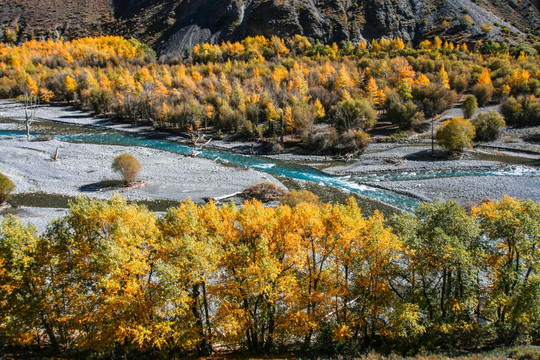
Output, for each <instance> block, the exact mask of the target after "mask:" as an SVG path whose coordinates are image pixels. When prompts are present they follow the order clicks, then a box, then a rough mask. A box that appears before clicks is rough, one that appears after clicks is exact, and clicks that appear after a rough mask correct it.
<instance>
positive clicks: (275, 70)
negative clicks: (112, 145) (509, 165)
mask: <svg viewBox="0 0 540 360" xmlns="http://www.w3.org/2000/svg"><path fill="white" fill-rule="evenodd" d="M466 92H469V93H472V94H474V95H475V97H476V99H477V102H478V104H479V105H480V106H485V105H486V104H489V103H501V102H502V103H503V106H502V108H501V110H502V113H503V114H504V115H505V117H506V122H507V123H508V125H519V126H531V125H532V126H534V125H538V124H539V123H540V119H538V116H537V115H536V114H537V111H536V110H535V109H538V108H539V107H540V100H538V98H537V97H538V96H539V95H540V57H539V56H538V52H537V49H535V48H533V47H528V46H523V45H520V46H509V45H508V44H505V43H496V42H489V43H485V44H476V48H475V49H473V50H471V49H469V48H468V47H467V45H466V44H457V45H455V44H453V43H450V42H444V43H443V42H442V41H441V40H440V39H439V38H435V39H434V41H428V40H426V41H423V42H421V43H420V44H419V46H418V47H417V48H411V47H409V46H407V45H406V44H405V43H404V41H403V40H402V39H400V38H396V39H393V40H388V39H381V40H373V41H372V42H370V43H369V44H368V43H366V42H360V43H359V44H358V45H356V46H354V45H353V44H352V43H350V42H344V43H342V44H341V45H340V46H338V45H336V44H333V45H324V44H321V43H319V42H311V41H310V40H309V39H307V38H305V37H302V36H298V35H297V36H295V37H294V38H292V39H289V40H284V39H280V38H278V37H272V38H265V37H262V36H258V37H254V38H246V39H244V40H242V41H241V42H235V43H231V42H226V43H222V44H221V45H212V44H203V45H197V46H195V47H194V48H193V49H192V51H191V55H190V58H189V59H188V61H187V62H182V61H181V59H179V58H174V57H172V58H167V59H164V60H162V61H156V59H155V54H154V53H153V51H152V50H151V49H149V48H148V47H146V46H144V45H142V44H141V43H139V42H138V41H136V40H133V39H132V40H126V39H124V38H121V37H98V38H83V39H79V40H73V41H65V42H63V41H56V42H55V41H51V40H48V41H45V42H38V41H29V42H27V43H24V44H23V45H21V46H12V45H1V46H0V97H8V98H9V97H11V98H14V97H18V96H23V98H26V99H29V98H30V99H32V98H39V99H40V101H41V102H50V101H63V102H66V101H67V102H71V103H76V104H79V105H81V106H82V107H83V108H86V109H90V110H92V111H93V112H94V113H96V114H105V115H114V116H116V117H118V118H120V119H123V120H125V121H129V122H131V123H133V124H139V123H150V124H152V125H153V126H155V127H156V128H161V129H168V130H179V131H201V130H214V131H216V132H218V133H219V132H223V133H225V132H231V133H235V134H237V135H241V136H243V137H246V138H258V139H267V140H268V139H270V140H272V139H280V140H281V141H282V142H283V141H284V140H286V141H294V142H295V143H297V144H300V145H301V146H303V147H304V148H306V149H309V150H312V151H317V152H333V153H341V154H344V153H353V154H354V153H357V152H358V151H361V150H362V149H363V148H364V147H365V146H366V145H367V143H368V141H369V140H368V138H369V137H368V136H367V135H366V134H365V132H366V131H368V130H369V129H371V128H372V127H373V126H374V125H375V124H376V122H377V120H378V119H379V118H380V117H381V116H382V117H384V118H386V119H388V120H389V121H391V122H392V123H394V124H395V125H396V126H397V127H399V128H400V129H401V130H411V129H412V130H421V129H422V128H423V127H424V126H425V125H426V119H430V118H432V117H434V116H436V115H437V114H440V113H441V112H443V111H444V110H446V109H448V108H450V107H452V106H453V105H454V103H456V102H457V101H458V99H459V97H460V95H461V94H463V93H466Z"/></svg>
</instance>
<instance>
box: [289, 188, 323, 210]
mask: <svg viewBox="0 0 540 360" xmlns="http://www.w3.org/2000/svg"><path fill="white" fill-rule="evenodd" d="M280 201H281V203H282V204H283V205H289V206H290V207H295V206H296V205H298V204H301V203H310V204H318V203H319V197H318V196H317V195H315V194H314V193H312V192H311V191H308V190H293V191H291V192H290V193H287V194H285V195H283V196H282V197H281V199H280Z"/></svg>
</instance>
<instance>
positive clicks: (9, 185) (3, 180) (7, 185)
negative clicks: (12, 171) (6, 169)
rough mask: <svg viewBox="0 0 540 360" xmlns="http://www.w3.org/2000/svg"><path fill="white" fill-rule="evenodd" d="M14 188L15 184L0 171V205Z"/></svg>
mask: <svg viewBox="0 0 540 360" xmlns="http://www.w3.org/2000/svg"><path fill="white" fill-rule="evenodd" d="M14 190H15V184H14V183H13V181H11V180H10V179H9V178H8V177H7V176H6V175H4V174H2V173H0V205H2V204H3V203H4V202H6V201H7V200H9V198H10V197H11V193H12V192H13V191H14Z"/></svg>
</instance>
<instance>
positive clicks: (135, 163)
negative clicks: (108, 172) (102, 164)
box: [112, 153, 141, 185]
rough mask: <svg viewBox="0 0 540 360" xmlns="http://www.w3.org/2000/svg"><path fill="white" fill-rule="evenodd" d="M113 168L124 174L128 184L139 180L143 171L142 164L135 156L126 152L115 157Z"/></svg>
mask: <svg viewBox="0 0 540 360" xmlns="http://www.w3.org/2000/svg"><path fill="white" fill-rule="evenodd" d="M112 169H113V170H114V171H116V172H119V173H120V174H121V175H122V177H123V179H124V183H125V184H126V185H130V184H133V183H134V182H135V181H137V177H138V175H139V172H140V171H141V164H140V163H139V160H137V158H136V157H135V156H133V155H131V154H128V153H125V154H121V155H118V156H117V157H116V158H115V159H114V161H113V163H112Z"/></svg>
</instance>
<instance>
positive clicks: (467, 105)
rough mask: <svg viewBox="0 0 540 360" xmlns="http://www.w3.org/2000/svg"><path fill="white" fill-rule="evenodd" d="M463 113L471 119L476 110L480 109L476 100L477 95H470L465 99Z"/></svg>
mask: <svg viewBox="0 0 540 360" xmlns="http://www.w3.org/2000/svg"><path fill="white" fill-rule="evenodd" d="M462 106H463V114H464V115H465V118H466V119H470V118H471V117H472V116H473V115H474V113H475V112H476V110H478V102H477V101H476V96H474V95H468V96H467V97H466V98H465V100H464V101H463V105H462Z"/></svg>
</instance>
